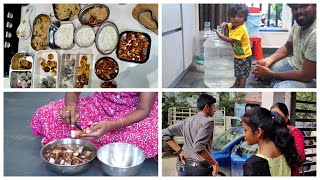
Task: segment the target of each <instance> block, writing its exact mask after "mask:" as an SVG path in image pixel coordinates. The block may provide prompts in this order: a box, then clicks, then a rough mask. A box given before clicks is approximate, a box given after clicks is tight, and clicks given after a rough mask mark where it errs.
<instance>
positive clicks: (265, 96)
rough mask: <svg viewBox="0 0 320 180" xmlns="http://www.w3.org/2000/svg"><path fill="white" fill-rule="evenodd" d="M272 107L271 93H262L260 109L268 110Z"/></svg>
mask: <svg viewBox="0 0 320 180" xmlns="http://www.w3.org/2000/svg"><path fill="white" fill-rule="evenodd" d="M272 105H273V92H262V97H261V107H264V108H266V109H270V107H271V106H272Z"/></svg>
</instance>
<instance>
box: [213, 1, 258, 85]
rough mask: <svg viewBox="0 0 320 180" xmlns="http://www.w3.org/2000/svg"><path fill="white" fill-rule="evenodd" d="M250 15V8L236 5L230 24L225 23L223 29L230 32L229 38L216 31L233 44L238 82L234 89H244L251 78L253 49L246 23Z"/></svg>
mask: <svg viewBox="0 0 320 180" xmlns="http://www.w3.org/2000/svg"><path fill="white" fill-rule="evenodd" d="M248 14H249V10H248V7H247V6H246V5H245V4H234V5H232V6H231V7H230V10H229V16H230V23H226V22H223V23H221V25H220V26H221V27H222V28H223V29H225V28H226V27H227V28H228V30H229V37H227V36H224V35H223V34H222V33H221V32H219V31H217V30H216V29H215V30H214V31H215V32H216V33H217V36H218V37H219V38H220V39H221V40H223V41H226V42H228V43H231V44H232V47H233V50H234V70H235V76H236V78H237V79H236V82H235V85H234V87H240V88H244V87H245V85H246V78H248V77H249V72H250V68H251V55H252V52H251V47H250V39H249V35H248V31H247V28H246V26H245V24H244V22H245V21H246V20H247V17H248Z"/></svg>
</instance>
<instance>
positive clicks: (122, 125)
mask: <svg viewBox="0 0 320 180" xmlns="http://www.w3.org/2000/svg"><path fill="white" fill-rule="evenodd" d="M120 121H121V128H123V121H122V118H120Z"/></svg>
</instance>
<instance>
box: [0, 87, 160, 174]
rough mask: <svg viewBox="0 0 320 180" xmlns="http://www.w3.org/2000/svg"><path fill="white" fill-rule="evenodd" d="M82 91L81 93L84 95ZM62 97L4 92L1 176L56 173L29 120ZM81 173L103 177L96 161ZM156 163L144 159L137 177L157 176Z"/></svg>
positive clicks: (56, 94) (60, 94) (48, 94)
mask: <svg viewBox="0 0 320 180" xmlns="http://www.w3.org/2000/svg"><path fill="white" fill-rule="evenodd" d="M86 95H88V93H83V94H81V96H86ZM61 98H64V93H51V92H44V93H40V92H38V93H26V92H25V93H18V92H14V93H12V92H10V93H8V92H6V93H4V175H5V176H57V175H59V174H56V173H55V172H52V171H51V170H50V169H48V168H47V167H46V165H45V162H44V161H43V160H42V159H41V157H40V149H41V142H40V141H41V139H40V138H39V137H38V136H35V135H33V134H32V132H31V128H30V127H29V122H30V121H31V119H32V117H33V115H34V112H35V111H36V110H37V109H38V108H39V107H40V106H43V105H45V104H48V103H49V102H51V101H56V100H58V99H61ZM78 175H80V176H102V175H104V174H103V172H102V171H101V169H100V165H99V162H98V160H96V159H95V160H94V161H93V162H92V166H91V167H90V168H89V169H87V170H86V171H84V172H83V173H81V174H78ZM157 175H158V162H157V161H156V160H155V159H152V158H151V159H147V160H146V161H145V162H144V163H143V167H142V170H141V171H140V173H139V174H138V176H157Z"/></svg>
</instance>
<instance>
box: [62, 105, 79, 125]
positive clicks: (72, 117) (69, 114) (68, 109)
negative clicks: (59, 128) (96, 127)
mask: <svg viewBox="0 0 320 180" xmlns="http://www.w3.org/2000/svg"><path fill="white" fill-rule="evenodd" d="M60 117H61V118H62V120H63V121H64V122H66V123H67V124H70V125H72V124H74V123H75V122H77V121H78V120H79V119H80V114H79V111H78V108H77V106H75V105H72V106H64V107H63V108H61V110H60Z"/></svg>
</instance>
